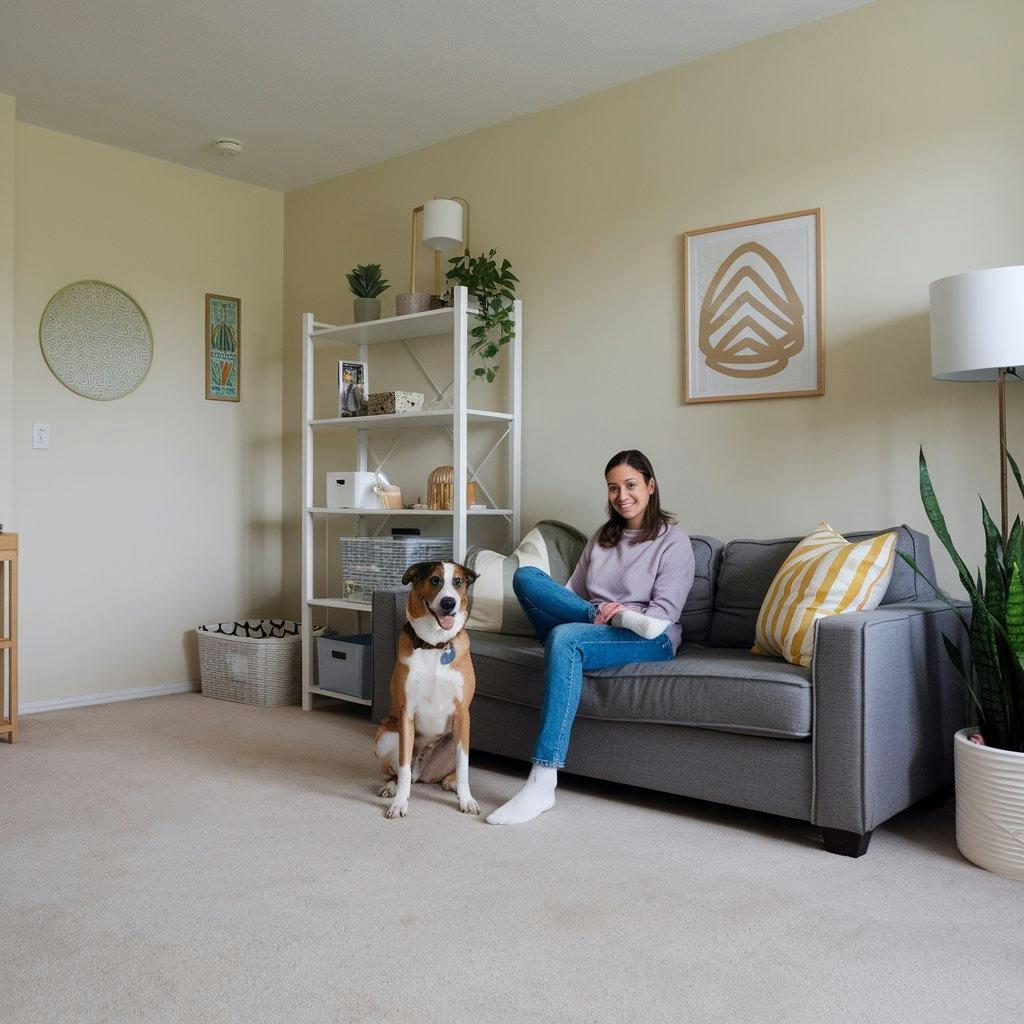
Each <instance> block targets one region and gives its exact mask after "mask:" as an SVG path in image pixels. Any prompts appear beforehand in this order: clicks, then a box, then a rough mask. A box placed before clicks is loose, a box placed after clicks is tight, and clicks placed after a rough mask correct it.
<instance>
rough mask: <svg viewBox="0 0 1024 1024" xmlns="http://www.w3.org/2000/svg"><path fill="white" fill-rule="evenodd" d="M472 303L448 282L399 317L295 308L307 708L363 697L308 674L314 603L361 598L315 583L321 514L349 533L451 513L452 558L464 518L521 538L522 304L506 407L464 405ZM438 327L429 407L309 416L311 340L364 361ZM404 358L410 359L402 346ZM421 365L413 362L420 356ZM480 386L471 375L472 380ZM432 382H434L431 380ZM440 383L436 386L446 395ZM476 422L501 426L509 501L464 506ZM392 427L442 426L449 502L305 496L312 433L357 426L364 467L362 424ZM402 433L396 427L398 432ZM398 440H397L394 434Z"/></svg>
mask: <svg viewBox="0 0 1024 1024" xmlns="http://www.w3.org/2000/svg"><path fill="white" fill-rule="evenodd" d="M473 319H474V312H473V310H472V309H471V308H470V306H469V296H468V293H467V291H466V289H465V288H462V287H459V288H455V289H454V297H453V304H452V306H450V307H446V308H444V309H436V310H430V311H429V312H426V313H411V314H409V315H407V316H393V317H387V318H385V319H383V320H372V321H369V322H367V323H361V324H346V325H340V326H339V325H335V324H325V323H320V322H318V321H317V320H316V318H315V317H314V316H313V314H312V313H305V314H303V317H302V474H301V476H302V509H303V516H302V707H303V709H304V710H306V711H308V710H309V709H310V708H311V707H312V701H313V698H314V697H315V696H323V697H332V698H335V699H338V700H347V701H350V702H352V703H356V704H368V703H369V702H368V701H365V700H361V699H359V698H357V697H349V696H347V695H345V694H338V693H333V692H332V691H330V690H321V689H319V688H318V687H316V686H315V685H313V681H312V679H311V672H312V664H313V656H312V655H313V650H312V644H313V611H314V609H317V608H326V609H343V610H347V611H353V612H359V613H365V614H368V613H369V611H370V605H369V604H364V603H362V602H358V601H347V600H345V599H343V598H340V597H332V596H330V595H326V594H316V593H315V592H314V581H315V575H314V562H315V552H316V532H315V527H316V523H317V521H318V519H322V518H323V517H347V518H350V519H353V520H354V522H355V527H356V532H357V533H359V532H360V531H361V527H362V526H364V525H365V524H367V523H374V524H375V526H376V530H377V532H382V531H383V530H384V528H385V527H386V525H387V522H388V519H389V518H391V517H395V518H399V517H400V518H405V517H411V518H421V519H426V518H441V519H448V520H450V522H451V530H452V542H453V548H454V552H455V558H456V559H457V560H461V559H463V558H465V556H466V547H467V543H468V528H469V522H470V520H471V519H474V518H477V517H480V518H493V517H502V518H504V519H505V520H506V521H507V523H508V527H509V539H510V550H511V548H514V547H515V545H516V544H518V543H519V540H520V537H521V504H522V366H523V359H522V304H521V302H520V301H519V300H518V299H517V300H516V302H515V307H514V312H513V323H514V326H515V331H514V334H513V337H512V340H511V342H510V343H509V344H508V346H506V347H505V348H503V349H502V359H503V361H504V362H505V363H506V365H507V366H508V369H509V372H510V374H511V381H510V383H511V386H510V388H509V400H510V404H511V409H509V410H508V411H506V412H491V411H488V410H482V409H470V408H469V404H468V393H467V392H468V385H469V382H470V380H471V379H472V378H471V377H470V374H469V365H468V362H469V330H470V327H471V321H472V320H473ZM438 336H447V337H450V339H451V344H452V373H453V384H452V386H451V398H450V400H447V399H445V400H442V399H441V398H438V399H435V401H434V402H433V403H432V404H431V405H430V407H428V408H426V409H423V410H422V411H420V412H414V413H400V414H397V415H392V416H354V417H343V418H330V419H317V418H315V416H314V407H313V406H314V401H313V399H314V393H315V389H314V383H315V373H316V372H317V370H316V359H315V356H316V350H317V346H318V345H322V344H323V343H325V342H330V343H331V344H332V345H337V344H338V343H347V344H352V345H357V346H358V348H359V356H358V358H359V361H360V362H369V361H370V360H371V358H372V356H371V353H370V350H369V349H370V346H372V345H374V344H378V343H384V342H405V343H407V345H408V343H412V342H416V341H419V340H421V339H426V338H437V337H438ZM410 354H411V355H412V357H413V359H414V360H416V361H417V363H419V360H418V359H417V358H416V356H415V353H414V351H413V350H412V349H411V348H410ZM419 365H421V367H422V364H419ZM331 373H332V375H336V374H337V363H336V362H334V363H332V364H331ZM485 386H486V385H483V384H479V385H478V387H485ZM435 390H437V389H436V388H435ZM447 390H448V389H445V392H443V393H442V392H440V391H439V395H440V394H447ZM476 424H490V425H491V426H494V425H495V424H497V425H499V426H500V425H504V427H505V432H504V433H503V434H502V436H501V438H500V439H499V441H498V443H497V444H496V445H495V446H494V447H493V448H492V449H491V453H489V454H488V456H487V458H490V454H492V453H493V452H494V451H495V450H496V449H497V448H498V446H499V445H502V444H504V445H505V446H507V450H506V455H507V457H506V465H507V472H508V503H509V506H510V507H508V508H484V509H470V508H467V507H466V485H467V484H468V483H470V482H472V481H474V480H476V478H477V474H478V473H479V471H480V469H482V468H483V462H485V461H486V459H484V460H482V462H481V464H480V466H478V467H477V470H476V472H474V471H473V470H472V469H471V467H470V465H469V461H468V443H469V430H470V428H471V427H472V426H474V425H476ZM396 427H397V428H401V430H402V431H403V432H404V431H406V430H409V429H412V430H418V429H445V430H447V431H448V432H449V433H450V435H451V440H452V463H451V464H452V467H453V468H454V470H455V481H454V488H453V490H454V494H455V507H454V508H453V509H449V510H443V509H402V510H397V509H394V510H392V509H331V508H325V507H323V506H317V505H314V504H313V488H314V480H313V467H314V464H315V463H314V451H315V446H316V444H317V439H318V437H320V436H330V435H332V434H333V432H334V431H336V430H355V431H356V467H355V468H356V469H357V470H361V471H366V470H367V469H374V468H376V467H371V466H369V460H370V453H371V450H372V449H371V447H370V443H369V434H370V432H371V431H375V430H382V429H391V430H394V429H395V428H396ZM402 436H403V438H404V436H405V435H404V433H403V435H402ZM396 444H397V442H396Z"/></svg>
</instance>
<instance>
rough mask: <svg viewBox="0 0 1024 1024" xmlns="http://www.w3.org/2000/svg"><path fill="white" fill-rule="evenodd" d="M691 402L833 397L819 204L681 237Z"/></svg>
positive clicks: (686, 347)
mask: <svg viewBox="0 0 1024 1024" xmlns="http://www.w3.org/2000/svg"><path fill="white" fill-rule="evenodd" d="M683 289H684V303H685V313H684V317H683V324H684V346H683V347H684V354H683V355H684V366H685V376H686V385H685V400H686V401H687V402H730V401H737V400H740V399H747V398H791V397H797V396H806V395H823V394H824V393H825V353H824V336H823V333H822V320H823V310H822V292H821V210H801V211H799V212H797V213H784V214H780V215H778V216H775V217H759V218H758V219H756V220H746V221H740V222H738V223H736V224H723V225H720V226H718V227H712V228H701V229H700V230H698V231H687V232H686V234H685V235H684V236H683Z"/></svg>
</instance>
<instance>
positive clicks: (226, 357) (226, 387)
mask: <svg viewBox="0 0 1024 1024" xmlns="http://www.w3.org/2000/svg"><path fill="white" fill-rule="evenodd" d="M241 346H242V300H241V299H235V298H232V297H231V296H230V295H212V294H210V293H209V292H208V293H207V295H206V397H207V398H209V399H211V400H213V401H216V402H237V401H239V399H240V398H241V375H242V347H241Z"/></svg>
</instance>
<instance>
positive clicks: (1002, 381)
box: [998, 366, 1010, 544]
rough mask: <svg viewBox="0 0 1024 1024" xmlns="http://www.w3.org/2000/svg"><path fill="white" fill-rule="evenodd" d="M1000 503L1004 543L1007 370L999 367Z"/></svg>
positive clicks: (1006, 529)
mask: <svg viewBox="0 0 1024 1024" xmlns="http://www.w3.org/2000/svg"><path fill="white" fill-rule="evenodd" d="M998 380H999V501H1000V511H1001V512H1002V517H1003V519H1002V522H1003V543H1004V544H1005V543H1006V541H1007V538H1008V537H1009V536H1010V528H1009V518H1010V517H1009V512H1008V511H1007V502H1006V370H1005V369H1004V368H1003V367H1001V366H1000V367H999V377H998Z"/></svg>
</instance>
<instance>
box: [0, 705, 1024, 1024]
mask: <svg viewBox="0 0 1024 1024" xmlns="http://www.w3.org/2000/svg"><path fill="white" fill-rule="evenodd" d="M370 732H371V730H370V726H369V724H368V721H367V719H366V717H365V713H364V712H362V711H361V710H360V709H355V708H334V709H332V710H327V711H317V712H313V713H309V714H304V713H303V712H301V711H299V710H297V709H282V710H271V711H267V710H261V709H255V708H247V707H241V706H237V705H233V704H227V703H223V702H219V701H215V700H209V699H206V698H203V697H201V696H199V695H191V694H189V695H184V696H175V697H164V698H158V699H151V700H142V701H134V702H130V703H123V704H109V705H105V706H102V707H96V708H87V709H82V710H76V711H64V712H54V713H50V714H45V715H35V716H32V717H30V718H27V719H24V730H23V742H21V743H20V744H19V745H18V746H16V747H14V748H11V747H8V746H6V745H4V746H0V801H2V810H0V829H2V831H0V835H2V851H0V903H2V906H0V910H2V916H0V928H2V931H0V936H2V942H0V1019H2V1020H3V1021H4V1022H9V1024H36V1022H39V1024H42V1022H45V1024H65V1022H76V1024H77V1022H99V1021H103V1022H117V1024H134V1022H139V1024H143V1022H144V1024H161V1022H175V1024H181V1022H189V1024H200V1022H207V1021H210V1022H228V1021H230V1022H239V1024H241V1022H245V1024H257V1022H274V1024H281V1022H293V1021H294V1022H297V1024H319V1022H321V1021H323V1022H327V1021H330V1022H332V1024H338V1022H345V1024H350V1022H361V1021H366V1022H382V1021H401V1022H414V1024H418V1022H435V1021H438V1022H440V1021H445V1022H448V1021H451V1022H461V1021H472V1022H481V1024H491V1022H504V1021H524V1022H529V1024H535V1022H547V1021H551V1022H559V1024H565V1022H576V1021H588V1022H605V1021H609V1022H620V1021H709V1022H710V1021H714V1022H718V1021H721V1022H729V1024H732V1022H736V1021H750V1022H758V1024H760V1022H775V1021H779V1022H783V1021H784V1022H787V1024H789V1022H802V1021H808V1022H811V1021H813V1022H815V1024H821V1022H825V1021H844V1022H845V1021H869V1020H870V1021H883V1022H889V1021H892V1022H899V1024H912V1022H918V1021H920V1022H928V1024H936V1022H942V1021H953V1020H955V1021H958V1022H960V1021H979V1022H980V1021H985V1022H988V1024H1002V1022H1010V1021H1019V1020H1020V1019H1021V1013H1022V1012H1024V1011H1022V1007H1024V952H1022V951H1024V883H1018V882H1013V881H1010V880H1008V879H1003V878H999V877H997V876H995V875H990V874H987V873H986V872H984V871H981V870H979V869H977V868H974V867H972V866H971V865H970V864H968V863H967V862H966V861H964V860H962V859H961V858H960V856H959V855H958V853H957V851H956V847H955V845H954V840H953V814H952V807H951V806H947V807H945V808H943V809H942V810H940V811H930V812H925V811H914V810H912V811H910V812H908V813H906V814H904V815H902V816H901V817H900V818H898V819H896V820H895V821H894V822H892V823H890V824H889V825H888V826H886V827H884V828H882V829H879V830H878V831H877V832H876V834H875V837H874V840H873V842H872V846H871V849H870V851H869V852H868V855H867V856H866V857H864V858H862V859H860V860H856V861H854V860H848V859H845V858H840V857H834V856H830V855H828V854H826V853H824V852H823V851H822V850H821V849H820V847H819V845H818V842H817V839H816V836H815V833H814V831H813V830H812V829H811V828H809V827H805V826H801V825H800V824H794V823H791V822H785V821H781V820H778V819H774V818H769V817H766V816H762V815H756V814H750V813H746V812H742V811H736V810H731V809H728V808H722V807H715V806H710V805H707V804H700V803H697V802H695V801H688V800H681V799H676V798H672V797H668V796H659V795H656V794H651V793H645V792H642V791H638V790H633V789H626V788H623V787H613V786H606V785H601V784H597V783H594V782H588V781H585V780H571V779H565V780H564V784H563V785H562V787H561V788H560V789H559V803H558V806H557V807H556V808H555V809H554V810H553V811H552V812H550V813H548V814H546V815H544V816H543V817H542V818H541V819H539V820H538V821H536V822H534V823H533V824H532V825H527V826H523V827H520V828H517V829H501V828H496V827H494V826H491V825H487V824H485V823H484V822H483V820H482V819H479V818H470V817H466V816H463V815H460V814H459V813H458V811H457V810H456V809H455V807H454V804H453V801H454V797H453V796H452V795H451V794H447V793H444V792H443V791H442V790H440V788H438V787H415V788H414V790H413V799H412V802H411V804H410V812H409V817H408V818H406V819H405V820H403V821H395V822H389V821H385V819H384V818H383V817H382V816H381V808H382V806H383V801H381V800H379V799H378V798H377V797H376V795H375V786H376V783H377V778H376V775H375V772H374V767H373V764H372V761H371V757H370ZM523 774H524V770H523V769H522V768H521V767H520V766H518V765H515V764H513V763H511V762H506V761H499V760H498V759H493V758H491V759H485V758H483V757H482V756H481V757H478V758H477V759H476V763H475V768H474V770H473V791H474V794H475V795H476V797H477V799H478V800H479V801H480V802H481V804H482V805H483V806H484V808H485V811H487V810H490V809H491V808H493V807H494V806H495V805H496V804H497V803H498V802H499V801H501V800H503V799H505V798H506V797H508V796H510V795H511V794H512V792H513V791H514V790H515V788H516V785H517V782H518V781H519V779H520V778H521V777H522V776H523Z"/></svg>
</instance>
